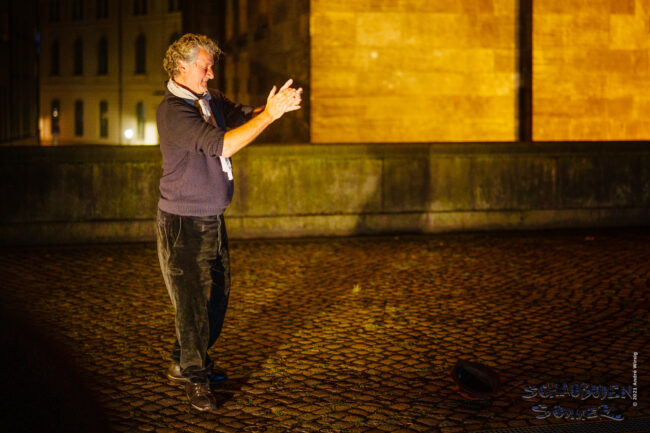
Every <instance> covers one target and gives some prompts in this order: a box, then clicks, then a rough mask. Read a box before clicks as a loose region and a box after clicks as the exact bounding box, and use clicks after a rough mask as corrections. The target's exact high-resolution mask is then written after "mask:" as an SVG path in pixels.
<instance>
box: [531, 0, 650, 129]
mask: <svg viewBox="0 0 650 433" xmlns="http://www.w3.org/2000/svg"><path fill="white" fill-rule="evenodd" d="M533 8H534V9H533V12H534V13H533V41H534V42H533V46H534V54H533V114H534V117H533V139H535V140H540V141H546V140H648V139H650V118H649V117H648V113H650V60H649V48H650V25H649V22H648V20H649V17H650V1H648V0H589V1H585V0H535V1H534V2H533Z"/></svg>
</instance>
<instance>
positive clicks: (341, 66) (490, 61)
mask: <svg viewBox="0 0 650 433" xmlns="http://www.w3.org/2000/svg"><path fill="white" fill-rule="evenodd" d="M516 4H517V2H516V1H515V0H456V1H421V0H404V1H399V2H397V1H388V0H386V1H367V0H354V1H339V0H336V1H332V0H312V1H311V80H312V81H311V94H310V97H311V109H312V115H311V141H312V142H317V143H332V142H334V143H336V142H355V143H357V142H358V143H368V142H446V141H514V140H516V137H517V127H518V125H517V91H518V87H517V86H518V84H517V66H516V62H517V53H516V42H517V34H516V24H517V16H516Z"/></svg>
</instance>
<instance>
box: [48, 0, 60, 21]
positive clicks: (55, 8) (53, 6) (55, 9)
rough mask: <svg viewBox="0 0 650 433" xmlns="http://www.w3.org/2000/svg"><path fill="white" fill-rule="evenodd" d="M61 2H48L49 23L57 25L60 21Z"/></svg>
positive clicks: (56, 0)
mask: <svg viewBox="0 0 650 433" xmlns="http://www.w3.org/2000/svg"><path fill="white" fill-rule="evenodd" d="M60 10H61V2H60V0H50V22H51V23H58V22H59V21H61V14H60Z"/></svg>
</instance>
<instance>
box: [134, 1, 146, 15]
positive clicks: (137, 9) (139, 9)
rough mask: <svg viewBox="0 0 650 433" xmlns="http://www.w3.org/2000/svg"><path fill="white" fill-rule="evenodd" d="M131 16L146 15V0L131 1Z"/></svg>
mask: <svg viewBox="0 0 650 433" xmlns="http://www.w3.org/2000/svg"><path fill="white" fill-rule="evenodd" d="M133 15H147V0H133Z"/></svg>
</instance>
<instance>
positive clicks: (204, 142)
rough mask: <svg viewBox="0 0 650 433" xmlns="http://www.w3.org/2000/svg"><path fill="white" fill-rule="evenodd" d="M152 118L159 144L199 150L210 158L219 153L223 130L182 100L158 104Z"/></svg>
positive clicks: (177, 99)
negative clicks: (155, 124) (156, 124)
mask: <svg viewBox="0 0 650 433" xmlns="http://www.w3.org/2000/svg"><path fill="white" fill-rule="evenodd" d="M156 121H157V123H158V134H159V135H160V144H161V145H162V144H163V143H165V144H168V145H172V146H175V147H178V148H182V149H184V150H187V151H190V152H202V153H204V154H205V155H208V156H211V157H213V158H216V157H218V156H220V155H221V152H222V150H223V137H224V135H225V133H226V131H224V130H223V129H221V128H219V127H218V126H217V127H215V126H213V125H212V124H210V123H208V122H205V121H204V120H203V118H202V117H201V114H200V113H199V111H198V110H197V109H196V108H195V107H193V106H191V105H189V104H188V103H187V102H185V101H183V100H182V99H180V98H168V99H166V100H165V101H164V102H163V104H161V105H160V106H159V107H158V111H157V113H156Z"/></svg>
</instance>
